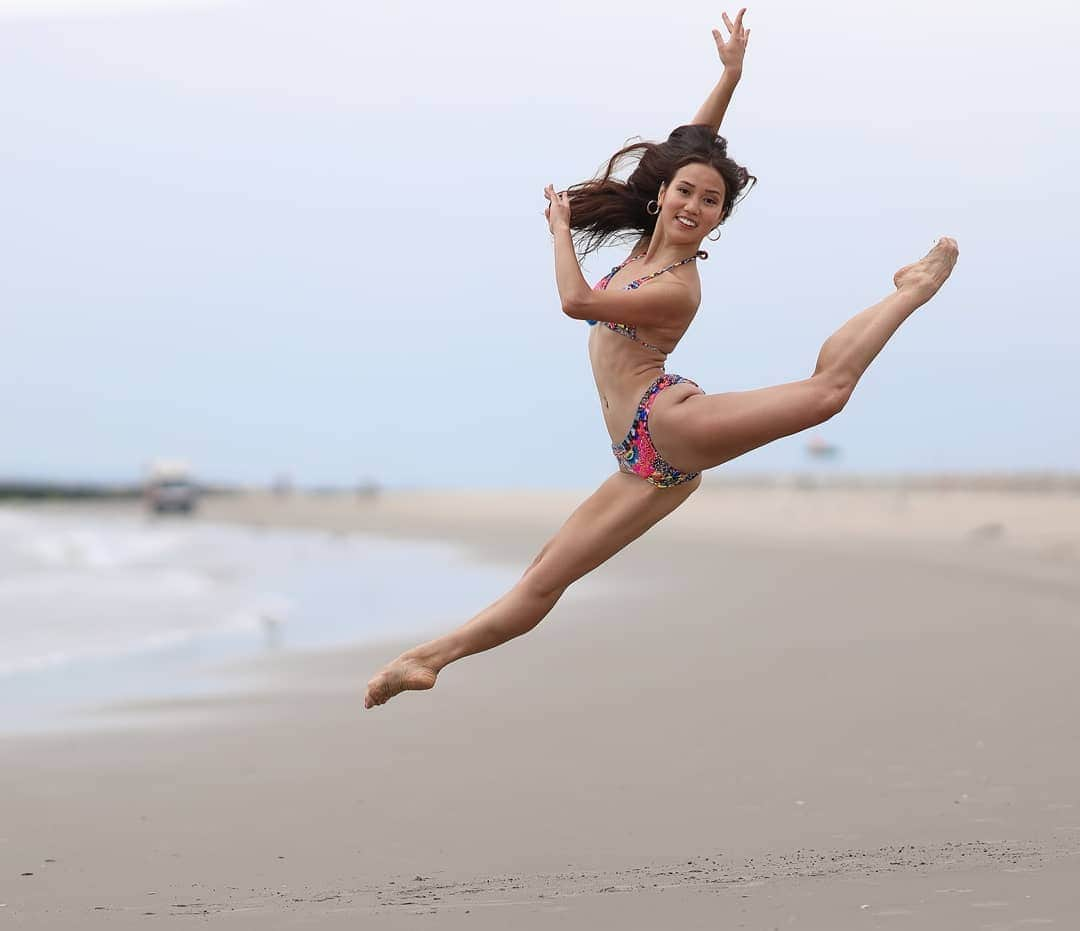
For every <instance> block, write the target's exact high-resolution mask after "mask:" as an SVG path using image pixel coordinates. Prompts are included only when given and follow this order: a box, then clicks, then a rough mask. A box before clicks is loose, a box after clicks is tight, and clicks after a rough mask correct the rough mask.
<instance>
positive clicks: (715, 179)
mask: <svg viewBox="0 0 1080 931" xmlns="http://www.w3.org/2000/svg"><path fill="white" fill-rule="evenodd" d="M657 201H659V203H660V213H659V215H658V216H657V218H656V225H657V228H660V227H661V226H663V230H664V235H665V236H666V237H667V238H669V239H670V240H671V241H672V242H674V243H700V242H701V240H702V239H704V238H705V237H706V236H707V235H708V234H709V233H711V232H712V230H713V227H715V226H716V225H717V224H718V223H719V222H720V221H721V219H723V216H724V179H723V178H722V177H721V176H720V172H718V171H717V170H716V169H715V168H713V167H712V166H711V165H703V164H698V163H695V164H692V165H683V167H682V168H680V169H679V170H678V171H677V172H675V177H674V178H672V179H671V184H668V185H664V186H662V187H661V188H660V194H659V196H658V197H657Z"/></svg>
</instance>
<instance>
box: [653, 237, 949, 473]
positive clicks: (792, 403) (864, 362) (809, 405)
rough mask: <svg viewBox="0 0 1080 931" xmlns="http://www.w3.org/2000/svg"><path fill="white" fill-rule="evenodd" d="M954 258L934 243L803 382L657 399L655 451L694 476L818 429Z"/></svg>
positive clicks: (944, 244) (836, 339)
mask: <svg viewBox="0 0 1080 931" xmlns="http://www.w3.org/2000/svg"><path fill="white" fill-rule="evenodd" d="M956 256H957V249H956V243H955V242H953V241H952V240H951V239H942V240H941V241H940V242H939V243H938V244H937V245H936V246H935V247H934V248H933V249H932V250H931V251H930V253H929V255H927V256H926V257H925V258H924V259H922V260H920V261H919V262H916V263H914V264H913V265H908V266H905V267H904V268H902V269H900V271H898V272H897V273H896V276H895V278H894V282H895V284H896V287H897V290H896V291H895V292H894V293H892V294H890V295H889V296H888V297H886V298H885V299H884V300H882V301H880V302H878V303H877V304H875V305H874V306H873V307H871V308H869V309H867V310H864V311H863V312H862V313H860V314H857V315H856V316H855V317H853V318H852V319H851V320H849V321H848V322H847V323H845V324H844V326H842V327H841V328H840V329H839V330H837V331H836V333H834V334H833V335H832V336H830V337H829V339H828V340H826V341H825V344H824V345H823V346H822V348H821V353H820V355H819V356H818V363H817V368H816V370H815V372H814V374H813V375H812V376H811V377H810V378H807V379H804V380H802V381H797V382H791V383H789V384H786V385H776V386H774V387H772V388H762V389H759V390H757V391H733V392H729V393H726V394H707V395H706V394H699V395H691V396H689V397H685V398H682V399H679V400H678V401H677V402H676V403H670V404H669V406H667V407H664V406H663V405H664V399H663V398H662V397H661V398H660V399H658V400H657V403H656V406H655V408H654V413H653V417H652V419H651V420H650V423H649V426H650V429H651V431H652V434H653V439H654V440H655V441H656V445H657V446H658V447H659V448H660V449H662V450H663V453H664V457H665V458H666V459H667V460H668V461H669V462H671V463H672V464H673V465H674V466H676V467H677V468H679V469H685V470H687V471H699V470H703V469H709V468H712V467H713V466H717V465H720V464H721V463H724V462H727V461H728V460H730V459H734V458H736V457H737V456H741V455H743V453H747V452H750V450H752V449H757V448H758V447H759V446H764V445H765V444H766V443H771V442H772V441H773V440H777V439H780V438H781V437H784V436H790V435H791V434H793V433H799V432H800V431H802V430H806V429H807V428H809V427H813V426H817V425H818V424H820V423H824V422H825V421H826V420H828V419H829V418H830V417H832V416H834V415H835V414H837V413H838V412H839V411H840V410H841V409H842V408H843V407H844V405H845V404H846V403H847V400H848V398H849V397H850V396H851V392H852V391H853V390H854V388H855V385H856V384H857V382H858V381H859V379H860V378H861V377H862V374H863V372H865V371H866V369H867V367H868V366H869V365H870V363H871V362H872V361H873V360H874V359H875V358H876V356H877V355H878V353H880V352H881V350H882V349H883V348H884V347H885V343H886V342H888V340H889V338H890V337H891V336H892V335H893V334H894V333H895V332H896V331H897V329H899V327H900V324H902V323H903V322H904V321H905V320H906V319H907V318H908V317H909V316H911V314H912V313H913V312H914V311H915V310H916V309H917V308H919V307H921V306H922V305H923V304H925V303H926V302H927V301H929V300H930V298H932V297H933V296H934V294H936V293H937V291H938V289H939V288H940V287H941V285H942V284H944V282H945V280H946V279H947V278H948V277H949V274H950V273H951V271H952V268H953V265H954V264H955V262H956Z"/></svg>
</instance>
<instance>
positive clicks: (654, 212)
mask: <svg viewBox="0 0 1080 931" xmlns="http://www.w3.org/2000/svg"><path fill="white" fill-rule="evenodd" d="M653 207H655V208H656V209H655V210H653V209H652V208H653ZM645 212H646V213H647V214H648V215H649V216H650V217H655V216H656V215H657V214H658V213H659V212H660V204H659V203H658V202H657V201H655V200H650V201H649V202H648V203H647V204H646V205H645Z"/></svg>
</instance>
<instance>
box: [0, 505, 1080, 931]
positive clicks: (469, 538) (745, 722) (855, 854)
mask: <svg viewBox="0 0 1080 931" xmlns="http://www.w3.org/2000/svg"><path fill="white" fill-rule="evenodd" d="M581 497H582V495H581V494H574V493H570V492H534V493H519V492H509V491H508V492H475V493H465V492H461V493H434V492H427V493H415V494H405V493H393V494H384V495H381V496H376V497H371V498H360V497H356V496H351V495H324V496H304V495H293V496H290V497H283V498H274V497H271V496H262V495H247V496H232V497H221V498H212V499H209V500H208V501H207V502H206V506H205V508H204V509H203V512H202V514H201V515H200V516H199V517H198V518H197V519H198V520H203V521H208V522H217V523H229V524H246V525H260V526H266V527H304V528H309V529H316V530H319V531H325V532H327V533H332V534H342V533H364V534H376V535H379V536H383V537H392V538H395V539H405V540H407V539H418V540H419V539H424V540H441V541H448V542H453V543H456V544H459V545H461V546H463V547H465V548H467V551H468V553H469V554H470V558H471V559H472V560H475V561H476V562H477V563H495V564H499V565H502V566H506V567H510V568H515V569H518V570H520V569H522V568H524V566H525V565H526V564H527V562H528V561H529V559H531V558H532V556H533V555H534V553H535V552H536V550H537V549H538V548H539V547H540V545H541V544H542V543H543V542H544V540H545V539H546V538H547V536H548V535H550V534H551V533H552V532H553V531H554V530H555V529H557V527H558V526H559V524H561V522H562V520H563V519H564V518H565V516H566V515H567V514H568V513H569V511H570V509H571V508H572V507H573V506H574V505H575V504H576V503H578V501H579V500H580V499H581ZM415 581H416V584H417V585H419V586H422V585H424V579H423V578H417V579H416V580H415ZM498 594H500V593H499V592H494V591H493V592H491V596H492V598H494V597H495V596H496V595H498ZM482 606H483V605H480V604H478V605H477V606H476V607H477V608H480V607H482ZM364 610H365V606H364V605H363V604H358V605H356V611H358V612H362V611H364ZM463 619H464V618H462V617H458V616H443V617H439V616H433V617H431V618H430V627H431V630H432V632H433V633H434V632H438V631H440V630H443V629H445V628H446V627H447V626H449V625H451V624H455V623H458V622H460V621H461V620H463ZM408 645H410V644H408V643H405V642H401V643H386V644H380V645H377V646H370V647H368V646H365V647H358V648H353V649H340V650H332V651H324V652H311V653H305V654H288V653H286V654H281V655H279V656H277V657H273V656H269V657H267V658H266V659H263V660H259V661H255V662H245V663H242V664H237V665H236V666H235V668H232V669H230V670H229V674H230V675H231V676H233V678H234V680H235V682H236V683H237V685H236V687H235V688H233V689H230V690H228V692H227V693H223V694H221V695H220V696H210V697H201V698H198V699H178V700H173V701H153V702H149V701H148V702H133V703H129V704H128V705H126V706H125V707H123V708H122V709H116V708H110V709H107V710H108V711H109V712H110V713H109V715H108V716H105V715H102V721H103V724H102V727H101V728H100V729H94V728H88V729H84V730H80V731H78V732H75V733H69V734H60V735H58V734H48V735H44V734H43V735H38V736H18V737H0V798H2V799H3V807H2V809H0V811H2V817H0V921H2V922H5V923H7V924H10V925H11V926H12V927H16V928H27V929H37V928H42V929H44V928H95V927H108V928H121V929H122V928H127V927H135V926H138V927H143V926H145V923H146V922H148V921H157V922H166V923H176V922H181V921H183V920H188V921H190V920H191V919H193V918H197V919H198V920H200V921H205V922H207V923H209V924H210V925H211V926H214V927H218V926H220V927H224V928H233V927H235V928H252V929H254V928H259V929H266V928H294V927H296V928H299V927H318V928H320V929H335V928H378V929H382V928H386V929H395V928H402V929H404V928H424V927H431V928H440V929H442V928H447V929H457V928H492V929H494V928H500V929H501V928H524V929H530V928H537V929H539V928H551V927H555V928H575V929H577V928H580V929H586V928H588V929H593V928H606V927H611V928H628V929H630V928H634V929H637V928H641V929H644V928H649V929H652V928H677V929H697V928H702V929H704V928H741V927H745V928H762V929H772V928H813V929H833V931H846V929H856V928H858V929H865V928H918V929H922V931H925V929H939V928H940V929H950V931H952V929H968V928H970V929H989V928H994V929H1007V928H1008V929H1012V928H1015V929H1026V928H1035V927H1044V926H1045V927H1055V928H1073V927H1076V926H1077V924H1078V923H1080V887H1078V886H1077V883H1076V877H1077V876H1078V875H1080V718H1078V715H1077V708H1078V707H1080V677H1078V676H1077V674H1076V667H1077V657H1078V656H1080V495H1077V494H1075V493H1071V494H1070V493H1048V492H1038V491H1025V492H1009V491H1005V490H997V491H994V490H966V491H965V490H951V491H933V490H928V489H907V490H899V489H888V488H879V489H863V490H859V489H842V488H817V489H806V488H799V487H795V486H791V487H771V488H769V487H764V488H754V487H749V486H745V487H743V486H735V485H732V486H724V485H722V484H718V485H717V487H708V485H707V486H706V487H705V488H704V489H703V490H702V491H701V492H699V493H698V494H697V495H695V496H694V497H693V498H692V499H691V500H690V501H689V502H688V504H687V505H686V506H684V508H683V509H682V510H681V511H680V512H678V513H676V514H675V515H674V516H673V517H672V518H670V519H669V520H668V521H666V522H665V523H664V524H663V525H661V526H660V527H658V528H656V529H654V530H653V531H651V532H650V533H649V534H648V535H647V536H646V537H645V538H643V539H642V540H640V541H638V542H637V543H636V544H635V545H634V546H633V547H631V548H630V549H629V550H627V551H626V552H624V553H622V554H620V555H619V556H618V557H616V558H615V559H614V560H612V561H611V562H610V563H609V564H607V565H606V566H604V567H603V568H602V569H601V570H599V571H598V572H596V573H594V574H593V575H592V576H590V577H589V578H587V579H586V580H584V581H583V582H582V583H580V584H579V585H578V586H576V587H575V588H573V589H572V590H571V591H570V592H569V593H568V594H567V595H566V596H565V598H564V600H563V601H562V602H561V603H560V604H559V605H558V606H557V608H556V610H555V611H554V612H553V614H552V615H551V616H550V617H549V618H548V619H547V620H546V621H545V622H544V623H543V624H542V625H541V626H540V627H539V628H538V629H537V630H536V631H534V632H533V633H532V634H530V635H528V636H526V637H524V638H521V639H520V640H518V641H515V642H513V643H511V644H509V645H507V646H505V647H503V648H501V649H500V650H498V651H496V652H493V653H489V654H486V655H482V656H477V657H472V658H470V659H467V660H464V661H462V662H460V663H458V664H456V665H454V666H452V667H450V668H449V669H447V670H446V671H445V672H444V673H443V675H442V676H441V678H440V681H439V684H438V686H437V687H436V689H435V690H434V691H432V692H428V693H413V694H406V695H404V696H402V697H400V698H398V699H395V700H394V701H393V702H391V703H390V704H389V705H387V706H386V707H384V708H381V709H377V710H376V711H373V712H364V711H363V709H362V704H361V701H362V695H363V686H364V684H365V683H366V681H367V679H368V677H369V676H370V675H371V674H372V672H374V671H375V670H376V669H377V668H378V667H379V666H380V665H382V664H383V663H384V662H385V661H386V660H388V659H390V658H391V657H392V656H393V655H395V653H396V652H398V651H400V650H401V649H403V648H404V647H405V646H408ZM118 710H119V711H122V712H123V713H124V714H123V717H122V719H121V720H122V721H123V726H117V725H116V721H117V717H116V712H117V711H118ZM96 713H97V712H96V711H95V710H93V709H90V710H88V719H89V720H91V721H92V720H93V719H94V715H95V714H96ZM106 721H107V722H108V723H107V724H106V723H104V722H106Z"/></svg>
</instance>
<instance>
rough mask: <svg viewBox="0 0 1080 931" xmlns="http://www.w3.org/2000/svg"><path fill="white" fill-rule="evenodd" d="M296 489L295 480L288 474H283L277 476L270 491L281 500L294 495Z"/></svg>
mask: <svg viewBox="0 0 1080 931" xmlns="http://www.w3.org/2000/svg"><path fill="white" fill-rule="evenodd" d="M294 488H295V485H294V484H293V478H292V476H291V475H290V474H289V473H288V472H282V473H280V474H279V475H275V476H274V481H273V483H272V484H271V485H270V491H271V492H273V494H275V495H277V496H278V497H279V498H286V497H288V496H289V495H291V494H292V493H293V490H294Z"/></svg>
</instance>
